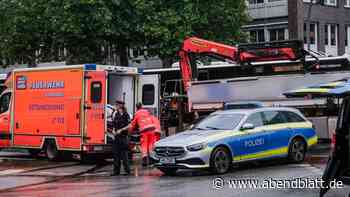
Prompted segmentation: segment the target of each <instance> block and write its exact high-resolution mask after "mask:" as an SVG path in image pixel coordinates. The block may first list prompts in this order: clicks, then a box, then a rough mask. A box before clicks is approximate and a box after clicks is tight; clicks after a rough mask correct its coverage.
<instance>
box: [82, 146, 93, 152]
mask: <svg viewBox="0 0 350 197" xmlns="http://www.w3.org/2000/svg"><path fill="white" fill-rule="evenodd" d="M83 151H86V152H93V151H94V147H93V146H91V145H84V146H83Z"/></svg>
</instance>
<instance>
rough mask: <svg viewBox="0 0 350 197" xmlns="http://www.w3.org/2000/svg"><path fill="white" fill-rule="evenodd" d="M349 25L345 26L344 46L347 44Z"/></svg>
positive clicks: (349, 34) (349, 37)
mask: <svg viewBox="0 0 350 197" xmlns="http://www.w3.org/2000/svg"><path fill="white" fill-rule="evenodd" d="M349 40H350V26H345V46H349Z"/></svg>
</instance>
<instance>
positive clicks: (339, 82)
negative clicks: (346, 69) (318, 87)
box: [322, 81, 344, 87]
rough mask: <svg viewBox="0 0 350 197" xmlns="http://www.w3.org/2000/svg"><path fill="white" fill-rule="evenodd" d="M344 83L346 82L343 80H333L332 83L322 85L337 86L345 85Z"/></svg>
mask: <svg viewBox="0 0 350 197" xmlns="http://www.w3.org/2000/svg"><path fill="white" fill-rule="evenodd" d="M343 84H344V82H343V81H336V82H332V83H326V84H322V86H327V87H336V86H339V85H343Z"/></svg>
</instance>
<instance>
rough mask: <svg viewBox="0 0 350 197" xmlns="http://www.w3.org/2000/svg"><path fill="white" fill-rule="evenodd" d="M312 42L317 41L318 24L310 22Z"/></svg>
mask: <svg viewBox="0 0 350 197" xmlns="http://www.w3.org/2000/svg"><path fill="white" fill-rule="evenodd" d="M309 37H310V44H315V43H316V24H310V33H309Z"/></svg>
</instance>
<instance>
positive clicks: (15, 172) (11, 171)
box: [0, 169, 25, 175]
mask: <svg viewBox="0 0 350 197" xmlns="http://www.w3.org/2000/svg"><path fill="white" fill-rule="evenodd" d="M24 171H25V170H19V169H10V170H3V171H0V175H12V174H17V173H21V172H24Z"/></svg>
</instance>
